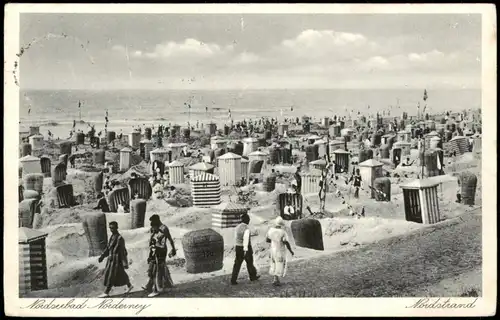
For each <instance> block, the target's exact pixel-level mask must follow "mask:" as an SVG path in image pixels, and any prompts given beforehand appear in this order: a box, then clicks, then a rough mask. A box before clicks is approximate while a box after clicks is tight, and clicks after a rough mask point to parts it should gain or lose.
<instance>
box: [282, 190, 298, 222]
mask: <svg viewBox="0 0 500 320" xmlns="http://www.w3.org/2000/svg"><path fill="white" fill-rule="evenodd" d="M288 201H290V203H291V205H292V207H293V208H294V210H295V215H294V216H293V217H289V216H286V215H285V214H284V209H285V206H286V205H287V203H288ZM276 206H277V208H276V209H277V211H278V214H279V215H280V217H282V218H283V220H296V219H300V218H302V206H303V198H302V195H301V194H295V193H281V194H279V195H278V201H276Z"/></svg>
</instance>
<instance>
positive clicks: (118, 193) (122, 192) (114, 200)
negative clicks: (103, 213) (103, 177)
mask: <svg viewBox="0 0 500 320" xmlns="http://www.w3.org/2000/svg"><path fill="white" fill-rule="evenodd" d="M108 198H109V211H110V212H117V211H118V205H119V204H122V203H125V204H128V203H129V202H130V191H129V188H120V189H115V190H113V191H111V192H110V193H109V195H108Z"/></svg>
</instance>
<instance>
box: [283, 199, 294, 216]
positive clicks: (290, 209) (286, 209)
mask: <svg viewBox="0 0 500 320" xmlns="http://www.w3.org/2000/svg"><path fill="white" fill-rule="evenodd" d="M283 215H284V217H285V220H292V219H293V217H294V216H295V209H294V208H293V206H292V204H291V202H290V200H288V201H287V203H286V206H285V207H284V208H283Z"/></svg>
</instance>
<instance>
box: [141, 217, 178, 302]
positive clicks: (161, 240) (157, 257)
mask: <svg viewBox="0 0 500 320" xmlns="http://www.w3.org/2000/svg"><path fill="white" fill-rule="evenodd" d="M149 220H150V221H151V237H150V239H149V250H150V252H149V257H148V266H149V268H148V277H149V281H148V283H147V284H146V286H145V287H143V289H144V290H145V291H147V292H148V293H149V295H148V297H156V296H157V295H159V294H160V293H161V292H163V291H165V289H167V288H172V287H173V286H174V283H173V281H172V277H171V276H170V271H169V269H168V266H167V263H166V259H167V252H168V250H167V240H168V241H169V242H170V245H171V246H172V250H171V251H170V253H169V254H168V257H169V258H171V257H174V256H175V255H176V253H177V252H176V250H175V244H174V240H173V239H172V236H171V235H170V231H169V229H168V227H167V226H166V225H164V224H163V223H162V222H161V220H160V217H159V216H158V215H157V214H154V215H152V216H151V218H149Z"/></svg>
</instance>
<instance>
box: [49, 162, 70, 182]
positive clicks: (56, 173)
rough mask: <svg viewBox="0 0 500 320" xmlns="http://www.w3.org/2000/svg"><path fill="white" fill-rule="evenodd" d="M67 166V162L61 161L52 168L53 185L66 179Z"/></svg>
mask: <svg viewBox="0 0 500 320" xmlns="http://www.w3.org/2000/svg"><path fill="white" fill-rule="evenodd" d="M66 168H67V167H66V164H65V163H64V162H60V163H58V164H57V165H56V166H55V167H54V168H53V169H52V185H53V186H54V187H56V186H58V185H59V184H61V183H62V182H63V181H64V180H66Z"/></svg>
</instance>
